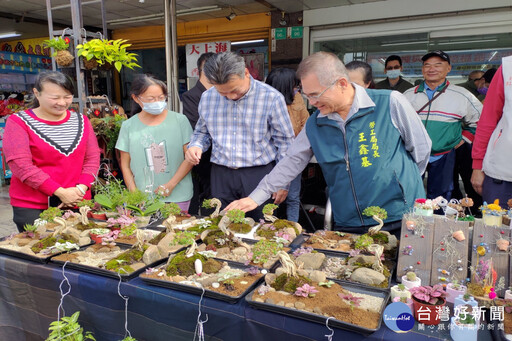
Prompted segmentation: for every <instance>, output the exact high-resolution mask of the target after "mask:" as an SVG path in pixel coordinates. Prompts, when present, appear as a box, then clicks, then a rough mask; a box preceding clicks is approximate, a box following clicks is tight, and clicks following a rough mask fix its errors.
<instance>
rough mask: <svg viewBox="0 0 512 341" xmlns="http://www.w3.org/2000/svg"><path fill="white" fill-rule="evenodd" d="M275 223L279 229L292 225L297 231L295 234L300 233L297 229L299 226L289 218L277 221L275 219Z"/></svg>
mask: <svg viewBox="0 0 512 341" xmlns="http://www.w3.org/2000/svg"><path fill="white" fill-rule="evenodd" d="M273 225H274V227H275V228H276V229H277V230H282V229H286V228H290V227H291V228H292V229H293V230H294V231H295V235H296V236H298V235H299V230H298V229H297V227H295V224H293V222H291V221H289V220H286V219H277V220H276V221H274V223H273Z"/></svg>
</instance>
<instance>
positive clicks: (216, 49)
mask: <svg viewBox="0 0 512 341" xmlns="http://www.w3.org/2000/svg"><path fill="white" fill-rule="evenodd" d="M185 51H186V54H187V77H199V70H198V69H197V60H198V59H199V56H201V55H202V54H203V53H206V52H213V53H220V52H226V51H231V42H230V41H213V42H208V43H196V44H187V46H186V47H185Z"/></svg>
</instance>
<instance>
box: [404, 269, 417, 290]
mask: <svg viewBox="0 0 512 341" xmlns="http://www.w3.org/2000/svg"><path fill="white" fill-rule="evenodd" d="M402 284H403V285H405V287H406V288H407V289H409V290H410V289H411V288H414V287H419V286H421V278H419V277H418V276H416V274H415V273H414V272H412V271H409V272H408V273H407V274H405V275H403V276H402Z"/></svg>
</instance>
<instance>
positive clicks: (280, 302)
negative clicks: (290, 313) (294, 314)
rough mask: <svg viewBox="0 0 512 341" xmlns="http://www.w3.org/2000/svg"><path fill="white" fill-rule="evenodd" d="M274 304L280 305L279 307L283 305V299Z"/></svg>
mask: <svg viewBox="0 0 512 341" xmlns="http://www.w3.org/2000/svg"><path fill="white" fill-rule="evenodd" d="M276 305H278V306H281V307H284V301H279V302H277V304H276Z"/></svg>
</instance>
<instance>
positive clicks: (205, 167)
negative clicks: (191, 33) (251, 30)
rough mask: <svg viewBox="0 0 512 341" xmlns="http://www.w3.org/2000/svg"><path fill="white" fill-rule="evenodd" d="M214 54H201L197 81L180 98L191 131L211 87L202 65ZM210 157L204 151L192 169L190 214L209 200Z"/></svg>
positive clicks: (196, 212) (209, 151) (205, 213)
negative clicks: (205, 94) (200, 102)
mask: <svg viewBox="0 0 512 341" xmlns="http://www.w3.org/2000/svg"><path fill="white" fill-rule="evenodd" d="M213 55H214V53H212V52H207V53H203V54H202V55H201V56H200V57H199V59H198V60H197V69H198V71H199V80H198V81H197V83H196V85H195V86H194V87H193V88H192V89H190V90H189V91H187V92H185V93H183V95H182V97H181V101H182V102H183V114H184V115H185V116H187V118H188V120H189V121H190V125H191V126H192V129H194V128H195V127H196V123H197V120H199V113H198V111H197V108H198V106H199V101H200V100H201V95H202V94H203V92H205V91H206V90H208V89H209V88H211V87H212V85H211V84H210V82H208V79H207V78H206V77H205V76H204V73H203V65H204V63H205V62H206V61H207V60H208V58H210V57H211V56H213ZM210 155H211V149H209V150H207V151H205V152H204V153H203V156H202V157H201V162H199V164H198V165H197V166H194V168H192V182H193V184H194V194H193V196H192V199H191V200H190V207H189V213H191V214H199V209H200V208H201V203H202V202H203V200H204V199H209V198H210V196H211V193H210V171H211V163H210ZM201 214H202V215H207V214H208V211H205V209H204V208H201Z"/></svg>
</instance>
